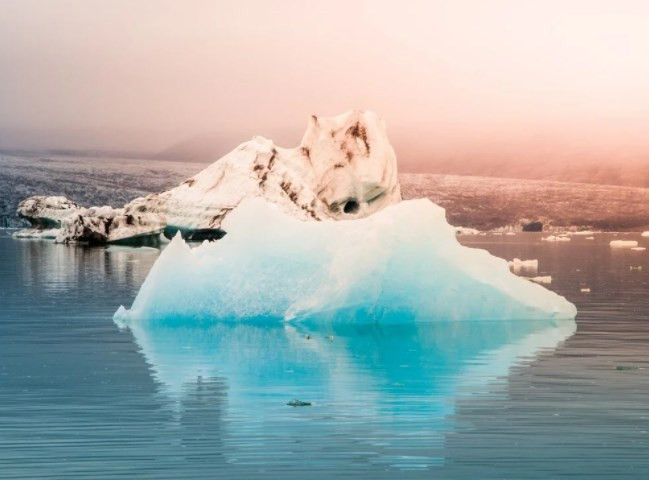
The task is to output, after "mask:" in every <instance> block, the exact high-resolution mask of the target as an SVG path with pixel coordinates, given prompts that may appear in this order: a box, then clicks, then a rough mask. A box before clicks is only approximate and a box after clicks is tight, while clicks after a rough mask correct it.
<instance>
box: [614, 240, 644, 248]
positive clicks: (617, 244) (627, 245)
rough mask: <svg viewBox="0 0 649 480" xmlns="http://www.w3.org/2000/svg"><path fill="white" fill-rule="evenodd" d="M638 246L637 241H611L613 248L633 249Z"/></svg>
mask: <svg viewBox="0 0 649 480" xmlns="http://www.w3.org/2000/svg"><path fill="white" fill-rule="evenodd" d="M637 246H638V242H637V241H635V240H611V247H613V248H633V247H637Z"/></svg>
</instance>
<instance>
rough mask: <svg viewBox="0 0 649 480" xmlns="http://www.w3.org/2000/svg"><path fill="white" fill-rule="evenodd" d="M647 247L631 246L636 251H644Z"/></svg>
mask: <svg viewBox="0 0 649 480" xmlns="http://www.w3.org/2000/svg"><path fill="white" fill-rule="evenodd" d="M646 249H647V248H646V247H631V250H635V251H636V252H644V251H645V250H646Z"/></svg>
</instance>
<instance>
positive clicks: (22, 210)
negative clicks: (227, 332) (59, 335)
mask: <svg viewBox="0 0 649 480" xmlns="http://www.w3.org/2000/svg"><path fill="white" fill-rule="evenodd" d="M255 196H260V197H264V198H266V199H267V200H268V201H270V202H273V203H275V204H277V205H279V206H280V207H281V208H282V210H283V211H284V212H286V213H287V214H289V215H291V216H294V217H296V218H300V219H303V220H325V219H337V220H339V219H351V218H362V217H365V216H367V215H370V214H372V213H374V212H377V211H379V210H380V209H382V208H383V207H385V206H387V205H390V204H393V203H397V202H399V201H400V200H401V191H400V187H399V182H398V180H397V161H396V155H395V153H394V149H393V148H392V146H391V145H390V142H389V140H388V137H387V133H386V127H385V123H384V122H383V120H382V119H381V118H380V117H379V116H378V115H376V114H375V113H373V112H369V111H359V110H352V111H349V112H347V113H344V114H342V115H339V116H336V117H330V118H327V117H317V116H315V115H313V116H312V117H311V118H310V120H309V125H308V127H307V130H306V133H305V134H304V137H303V138H302V141H301V142H300V145H298V146H297V147H295V148H281V147H279V146H277V145H275V144H274V143H273V142H272V141H271V140H269V139H266V138H263V137H255V138H254V139H252V140H250V141H248V142H245V143H243V144H241V145H240V146H239V147H237V148H236V149H234V150H233V151H232V152H230V153H229V154H227V155H225V156H224V157H223V158H221V159H219V160H217V161H215V162H214V163H213V164H212V165H210V166H209V167H207V168H206V169H204V170H203V171H201V172H199V173H197V174H196V175H194V176H193V177H191V178H189V179H187V180H185V181H184V182H182V183H181V184H180V185H179V186H177V187H175V188H172V189H171V190H167V191H165V192H161V193H156V194H152V195H148V196H146V197H140V198H136V199H134V200H133V201H131V202H130V203H128V204H126V205H125V206H124V207H123V208H111V207H107V206H104V207H92V208H87V209H86V208H82V207H80V206H78V205H76V204H74V202H71V201H69V200H67V199H65V198H64V197H43V196H36V197H30V198H28V199H27V200H24V201H23V202H22V203H21V204H20V205H19V206H18V214H19V215H20V216H21V217H23V218H26V219H28V220H29V221H30V222H31V223H32V224H33V226H34V228H33V229H30V230H26V231H23V232H22V233H21V234H20V235H21V236H42V230H46V229H51V228H57V229H60V230H57V231H56V232H55V233H54V234H53V235H50V236H56V240H57V241H58V242H62V243H91V244H103V243H117V242H124V241H132V240H133V239H140V241H141V240H142V239H143V238H147V237H157V236H158V235H159V234H160V233H164V234H165V235H167V236H173V234H174V233H175V232H177V231H180V232H181V233H182V235H183V236H184V237H185V238H188V239H193V240H200V239H203V238H210V239H214V238H220V237H221V236H222V235H223V234H224V231H223V228H222V222H223V220H224V219H225V218H226V217H227V216H228V214H229V213H230V212H231V211H232V210H233V209H234V208H235V207H236V206H237V205H238V204H239V203H240V202H241V201H242V200H243V199H245V198H249V197H255ZM52 204H54V205H55V206H56V208H52ZM61 205H63V206H61Z"/></svg>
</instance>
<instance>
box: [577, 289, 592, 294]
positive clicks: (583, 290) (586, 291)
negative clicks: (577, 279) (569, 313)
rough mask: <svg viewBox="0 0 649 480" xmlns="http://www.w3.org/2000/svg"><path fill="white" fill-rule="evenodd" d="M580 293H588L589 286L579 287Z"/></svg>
mask: <svg viewBox="0 0 649 480" xmlns="http://www.w3.org/2000/svg"><path fill="white" fill-rule="evenodd" d="M579 291H580V292H581V293H590V288H581V289H579Z"/></svg>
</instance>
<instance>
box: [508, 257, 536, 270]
mask: <svg viewBox="0 0 649 480" xmlns="http://www.w3.org/2000/svg"><path fill="white" fill-rule="evenodd" d="M507 263H508V264H509V268H510V269H511V270H512V272H519V271H521V270H534V271H536V270H537V269H538V268H539V261H538V260H537V259H533V260H521V259H520V258H515V259H514V260H510V261H509V262H507Z"/></svg>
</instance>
